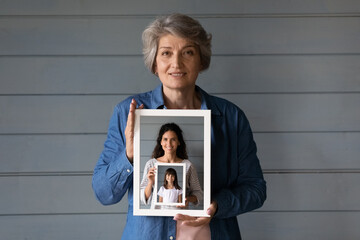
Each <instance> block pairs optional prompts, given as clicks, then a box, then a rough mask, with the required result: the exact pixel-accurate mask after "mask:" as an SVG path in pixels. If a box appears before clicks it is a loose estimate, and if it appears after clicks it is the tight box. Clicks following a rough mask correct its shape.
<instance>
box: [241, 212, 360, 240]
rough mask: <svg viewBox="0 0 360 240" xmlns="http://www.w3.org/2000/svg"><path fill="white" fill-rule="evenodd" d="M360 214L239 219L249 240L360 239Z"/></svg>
mask: <svg viewBox="0 0 360 240" xmlns="http://www.w3.org/2000/svg"><path fill="white" fill-rule="evenodd" d="M359 220H360V212H336V211H335V212H252V213H246V214H243V215H240V216H239V217H238V221H239V226H240V230H241V234H242V237H243V238H244V239H249V240H257V239H267V240H287V239H293V240H302V239H327V240H338V239H349V240H350V239H358V238H360V228H359V227H358V222H359Z"/></svg>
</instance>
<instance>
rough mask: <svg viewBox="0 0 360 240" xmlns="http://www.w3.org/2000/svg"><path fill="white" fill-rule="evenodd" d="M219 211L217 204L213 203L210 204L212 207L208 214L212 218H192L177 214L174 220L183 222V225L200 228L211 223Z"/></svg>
mask: <svg viewBox="0 0 360 240" xmlns="http://www.w3.org/2000/svg"><path fill="white" fill-rule="evenodd" d="M216 210H217V203H216V202H212V203H211V204H210V207H209V208H208V209H207V214H209V215H210V217H192V216H189V215H183V214H176V215H175V217H174V220H176V221H178V220H179V221H182V224H184V225H187V226H192V227H199V226H202V225H205V224H208V223H210V221H211V219H212V218H213V216H214V215H215V213H216Z"/></svg>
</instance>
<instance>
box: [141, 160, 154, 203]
mask: <svg viewBox="0 0 360 240" xmlns="http://www.w3.org/2000/svg"><path fill="white" fill-rule="evenodd" d="M151 167H153V166H152V164H151V159H150V160H149V161H147V162H146V164H145V167H144V173H143V178H142V180H141V183H140V201H141V203H142V204H145V205H148V204H150V203H151V201H152V198H153V195H154V193H153V192H152V193H151V194H150V196H149V198H148V199H147V200H146V198H145V188H146V186H147V185H148V182H149V180H148V178H147V173H148V172H149V169H150V168H151ZM153 188H154V186H153Z"/></svg>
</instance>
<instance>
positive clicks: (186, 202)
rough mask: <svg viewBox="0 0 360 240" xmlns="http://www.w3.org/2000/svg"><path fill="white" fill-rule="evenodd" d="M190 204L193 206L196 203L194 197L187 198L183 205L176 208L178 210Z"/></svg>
mask: <svg viewBox="0 0 360 240" xmlns="http://www.w3.org/2000/svg"><path fill="white" fill-rule="evenodd" d="M190 202H192V203H193V204H196V203H197V197H196V196H194V195H190V196H187V197H186V198H185V205H180V206H177V207H178V208H187V207H188V206H189V203H190Z"/></svg>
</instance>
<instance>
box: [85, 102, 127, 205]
mask: <svg viewBox="0 0 360 240" xmlns="http://www.w3.org/2000/svg"><path fill="white" fill-rule="evenodd" d="M129 104H130V103H129ZM123 105H126V103H125V104H123ZM128 111H129V110H128V109H125V108H124V107H121V106H119V105H118V106H116V107H115V109H114V112H113V115H112V117H111V119H110V123H109V129H108V134H107V139H106V141H105V144H104V149H103V151H102V153H101V155H100V158H99V160H98V162H97V164H96V166H95V169H94V173H93V178H92V187H93V190H94V193H95V196H96V198H97V199H98V200H99V201H100V202H101V203H102V204H104V205H110V204H114V203H117V202H119V201H120V200H121V199H122V197H123V196H124V194H125V193H126V191H127V190H128V188H129V187H130V185H131V184H132V176H133V166H132V164H131V163H130V162H129V160H128V158H127V156H126V148H125V146H126V145H125V136H124V134H123V133H124V130H125V127H126V121H127V115H128Z"/></svg>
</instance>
